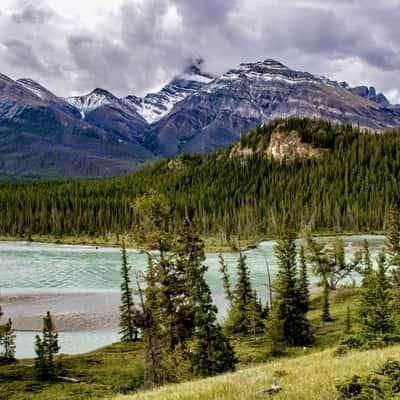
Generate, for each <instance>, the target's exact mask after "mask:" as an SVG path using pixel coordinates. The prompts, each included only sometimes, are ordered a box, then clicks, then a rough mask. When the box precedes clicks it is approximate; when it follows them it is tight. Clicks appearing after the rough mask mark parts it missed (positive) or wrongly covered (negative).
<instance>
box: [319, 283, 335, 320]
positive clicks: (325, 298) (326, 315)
mask: <svg viewBox="0 0 400 400" xmlns="http://www.w3.org/2000/svg"><path fill="white" fill-rule="evenodd" d="M321 320H322V322H330V321H332V317H331V312H330V304H329V283H328V278H327V277H326V276H324V277H323V280H322V314H321Z"/></svg>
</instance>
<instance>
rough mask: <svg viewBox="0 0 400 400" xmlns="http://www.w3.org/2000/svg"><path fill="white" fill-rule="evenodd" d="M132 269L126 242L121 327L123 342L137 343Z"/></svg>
mask: <svg viewBox="0 0 400 400" xmlns="http://www.w3.org/2000/svg"><path fill="white" fill-rule="evenodd" d="M130 269H131V268H130V267H129V265H128V258H127V255H126V247H125V242H124V241H123V242H122V263H121V277H122V283H121V305H120V307H119V309H120V317H119V318H120V321H119V326H120V328H121V330H120V332H119V333H120V335H121V340H122V341H130V342H132V341H136V340H137V339H138V329H137V327H136V326H135V320H134V306H135V305H134V302H133V296H132V292H131V288H130V284H131V280H130V277H129V272H130Z"/></svg>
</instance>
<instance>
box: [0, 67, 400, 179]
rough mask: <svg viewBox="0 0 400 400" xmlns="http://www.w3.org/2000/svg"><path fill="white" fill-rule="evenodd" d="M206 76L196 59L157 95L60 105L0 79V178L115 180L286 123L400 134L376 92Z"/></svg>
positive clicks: (276, 78) (307, 78)
mask: <svg viewBox="0 0 400 400" xmlns="http://www.w3.org/2000/svg"><path fill="white" fill-rule="evenodd" d="M203 69H204V61H203V60H202V59H198V60H195V61H194V62H193V63H192V64H190V65H188V67H187V68H185V69H184V70H183V71H182V73H181V74H178V75H177V76H176V77H174V78H173V79H172V80H171V81H170V82H169V83H167V85H165V86H164V87H163V88H162V89H161V90H160V91H159V92H156V93H149V94H147V95H145V96H143V97H137V96H135V95H134V94H131V95H128V96H125V97H122V98H119V97H117V96H115V95H114V94H112V93H111V92H109V91H107V90H105V89H102V88H96V89H94V90H92V91H91V92H90V93H88V94H86V95H82V96H74V97H68V98H62V97H58V96H56V95H55V94H53V93H52V92H51V91H50V90H48V89H47V88H45V87H44V86H42V85H41V84H40V83H38V82H35V81H33V80H32V79H28V78H23V79H19V80H16V81H14V80H12V79H10V78H9V77H6V76H5V75H2V74H0V154H1V158H0V173H2V174H4V173H5V174H15V175H21V174H23V173H28V172H29V173H30V174H33V175H37V176H54V177H60V176H61V177H62V176H69V177H73V176H79V177H102V176H113V175H119V174H121V173H125V172H128V171H132V170H135V169H136V168H138V167H139V166H140V165H143V164H145V163H147V162H150V161H152V160H154V159H157V158H160V157H171V156H174V155H178V154H182V153H209V152H212V151H214V150H216V149H218V148H220V147H226V146H228V145H229V144H231V143H233V142H234V141H236V140H238V139H239V138H240V135H241V133H242V132H247V131H248V130H250V129H252V128H254V127H255V126H256V125H258V124H262V123H268V122H269V121H273V120H276V119H279V118H286V117H290V116H298V117H303V116H306V117H311V118H317V119H328V120H332V121H334V122H341V123H350V124H353V125H359V126H360V127H363V128H367V129H370V130H374V131H384V130H388V129H395V128H397V127H399V126H400V106H398V105H392V104H390V103H389V101H388V100H387V98H386V97H385V96H384V95H383V94H382V93H378V92H377V91H376V89H375V88H374V87H367V86H357V87H350V86H349V85H348V84H347V83H346V82H337V81H333V80H330V79H328V78H325V77H318V76H315V75H313V74H311V73H309V72H302V71H295V70H293V69H290V68H289V67H287V66H286V65H284V64H282V63H280V62H279V61H275V60H272V59H266V60H264V61H258V62H252V63H242V64H239V65H238V66H237V67H235V68H232V69H230V70H228V71H227V72H225V73H224V74H222V75H220V76H213V75H211V74H209V73H207V72H204V70H203ZM49 153H50V155H51V156H49ZM66 154H67V156H66ZM74 158H76V160H79V161H78V162H74ZM21 159H24V160H25V162H26V163H27V166H26V168H22V169H21V165H20V162H21ZM75 164H76V166H75V167H71V165H75Z"/></svg>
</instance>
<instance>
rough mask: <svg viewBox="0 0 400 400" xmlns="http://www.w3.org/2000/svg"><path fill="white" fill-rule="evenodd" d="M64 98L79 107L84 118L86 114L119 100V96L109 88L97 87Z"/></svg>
mask: <svg viewBox="0 0 400 400" xmlns="http://www.w3.org/2000/svg"><path fill="white" fill-rule="evenodd" d="M64 100H65V101H66V102H67V103H69V104H70V105H71V106H73V107H75V108H77V109H78V110H79V112H80V113H81V117H82V119H84V118H85V116H86V114H88V113H89V112H91V111H93V110H95V109H96V108H99V107H101V106H104V105H106V104H111V103H113V102H115V101H116V102H118V98H117V97H115V96H114V95H113V94H111V93H110V92H108V91H107V90H104V89H100V88H96V89H94V90H93V91H92V92H90V93H89V94H86V95H83V96H75V97H66V98H64Z"/></svg>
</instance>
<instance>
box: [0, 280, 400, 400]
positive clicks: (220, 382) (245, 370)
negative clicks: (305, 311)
mask: <svg viewBox="0 0 400 400" xmlns="http://www.w3.org/2000/svg"><path fill="white" fill-rule="evenodd" d="M356 301H357V290H356V289H352V288H342V289H339V290H337V291H336V292H334V293H333V294H332V296H331V315H332V317H333V321H332V322H331V323H329V324H321V296H319V295H315V296H314V297H313V299H312V301H311V310H310V312H309V319H310V322H311V324H312V326H313V330H314V333H315V339H316V342H315V345H314V346H312V347H309V348H307V349H306V350H304V349H303V348H302V347H301V348H299V347H293V348H289V349H288V350H287V352H286V354H285V358H281V359H278V358H275V357H274V356H273V355H272V354H271V352H272V350H273V348H272V346H271V343H270V341H269V339H268V337H267V335H263V336H259V337H257V338H253V337H248V338H232V344H233V345H234V348H235V351H236V353H237V355H238V356H239V359H240V364H239V366H238V369H239V371H238V372H236V373H234V374H229V375H224V376H220V377H216V378H212V379H207V380H204V381H202V380H197V381H194V382H188V383H183V384H181V385H173V386H168V387H165V388H162V389H160V390H159V391H154V392H143V393H141V394H138V395H137V396H136V397H132V398H133V399H143V398H146V399H147V398H149V399H152V398H160V399H163V398H164V397H163V396H164V395H165V396H170V397H165V398H166V399H169V398H171V399H175V398H176V399H180V398H182V399H189V398H190V399H191V398H194V399H196V398H199V399H200V398H204V399H208V398H209V399H214V398H216V399H219V398H221V399H224V398H227V399H228V398H246V396H251V395H252V393H253V392H254V393H255V392H257V391H260V390H262V389H263V388H264V389H265V388H267V387H269V386H270V384H271V379H272V376H273V374H274V373H275V371H278V370H281V371H286V372H288V371H289V369H290V368H291V369H290V370H292V369H293V373H291V374H288V375H287V376H285V377H283V378H282V383H283V382H285V387H286V386H287V385H289V382H293V385H294V382H296V381H297V382H298V383H299V385H301V386H304V385H306V383H309V382H308V381H309V380H311V379H307V381H304V379H303V378H304V376H310V377H313V376H314V372H310V375H304V376H302V373H301V369H302V368H304V367H303V366H305V365H306V364H307V365H308V364H309V366H308V368H310V371H311V370H315V371H317V372H318V371H319V370H320V368H321V370H322V369H323V368H324V367H322V364H323V363H325V361H324V359H326V360H328V361H326V365H328V366H329V365H330V363H332V365H337V366H338V368H339V369H340V368H341V369H343V370H345V369H346V363H347V362H348V361H349V360H350V359H351V358H349V357H353V356H354V357H355V358H357V357H361V358H360V361H359V362H362V364H361V365H360V368H361V370H363V369H365V370H366V372H367V369H368V366H369V364H370V363H371V362H372V361H371V360H369V361H368V360H367V361H365V365H364V361H362V360H363V358H362V357H366V356H365V354H367V353H360V354H354V355H351V356H347V357H343V358H338V359H336V358H332V357H331V353H332V352H333V350H332V348H333V347H335V346H336V345H337V343H338V341H339V339H340V337H341V336H342V335H343V331H344V326H345V315H346V309H347V307H348V306H350V307H351V308H352V309H353V310H354V308H355V303H356ZM353 325H354V324H353ZM60 335H62V333H60ZM32 345H33V344H32ZM321 351H322V353H321ZM386 351H387V350H385V351H384V352H383V353H385V352H386ZM393 351H394V353H395V352H397V353H398V351H399V348H395V349H394V350H393ZM383 353H382V354H383ZM371 354H373V353H371ZM377 354H381V353H379V352H377ZM382 358H384V356H382ZM367 359H368V357H367ZM314 363H315V365H313V364H314ZM257 365H258V366H257ZM296 365H298V366H299V367H298V368H299V371H298V372H295V369H294V368H295V367H294V366H296ZM374 365H375V364H374ZM32 366H33V360H20V361H18V362H17V363H14V364H11V365H4V366H1V365H0V399H1V400H3V399H7V400H22V399H27V400H31V399H32V400H33V399H34V400H36V399H40V400H50V399H57V400H64V399H65V400H67V399H70V398H72V399H100V398H113V396H114V397H115V396H116V395H117V394H118V393H132V392H134V391H135V390H138V389H139V388H141V387H142V383H143V347H142V344H141V343H133V344H123V343H116V344H113V345H111V346H107V347H105V348H102V349H99V350H96V351H94V352H91V353H87V354H81V355H77V356H63V358H62V366H63V369H64V372H63V375H64V376H68V377H71V378H78V379H80V380H81V381H82V382H83V383H82V384H78V385H77V384H69V383H62V382H55V383H47V384H43V383H40V382H37V381H36V380H35V377H34V372H33V368H32ZM250 366H253V367H254V366H257V367H255V368H249V367H250ZM289 366H293V367H289ZM335 368H336V367H335ZM361 370H360V371H361ZM296 373H298V375H299V379H297V378H296V379H295V377H297V375H296ZM332 373H333V372H332ZM343 373H344V372H343ZM349 374H350V375H351V373H350V372H349ZM346 376H347V375H346ZM300 378H302V379H300ZM339 378H340V376H339ZM231 380H232V381H233V382H236V380H237V381H238V382H239V381H240V380H242V383H241V384H238V387H239V388H241V389H240V390H242V392H240V391H239V393H241V394H240V396H242V397H240V396H239V397H232V393H234V392H235V391H236V389H235V388H234V386H232V385H233V383H232V384H231V383H230V381H231ZM247 380H248V383H246V382H247ZM339 380H340V379H339ZM321 382H322V381H321ZM205 383H207V385H208V384H209V383H210V385H211V386H210V389H207V388H204V390H206V392H204V391H203V389H201V390H200V386H201V385H204V384H205ZM241 386H243V387H241ZM333 387H334V385H333ZM197 390H198V391H199V392H198V394H196V396H197V397H196V396H194V394H193V393H194V392H196V393H197ZM207 390H208V392H207ZM293 390H294V389H293ZM302 390H303V389H302ZM175 391H176V393H175ZM153 393H155V394H153ZM157 393H158V396H160V397H157ZM224 393H225V394H224ZM285 393H286V389H285ZM174 395H176V396H178V397H173V396H174ZM146 396H149V397H146ZM154 396H155V397H154ZM171 396H172V397H171ZM180 396H181V397H180ZM201 396H205V397H201ZM206 396H208V397H206ZM213 396H215V397H213ZM224 396H225V397H224ZM243 396H245V397H243ZM280 398H285V397H280ZM287 398H293V399H300V398H303V397H287ZM304 398H306V397H304ZM315 398H318V397H315ZM325 398H332V399H333V398H334V397H325ZM128 399H129V397H128ZM311 399H312V398H310V400H311Z"/></svg>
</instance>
